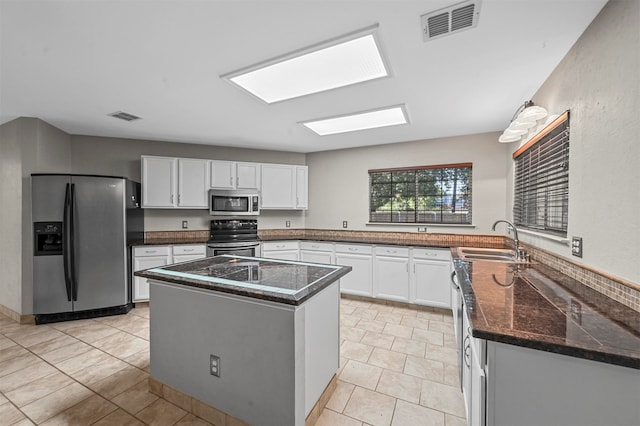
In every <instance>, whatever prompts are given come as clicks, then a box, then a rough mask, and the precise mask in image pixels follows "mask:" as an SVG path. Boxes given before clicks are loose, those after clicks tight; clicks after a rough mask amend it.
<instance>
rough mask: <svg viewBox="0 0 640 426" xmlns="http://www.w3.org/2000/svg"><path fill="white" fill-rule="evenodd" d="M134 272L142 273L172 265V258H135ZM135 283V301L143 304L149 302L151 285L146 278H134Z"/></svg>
mask: <svg viewBox="0 0 640 426" xmlns="http://www.w3.org/2000/svg"><path fill="white" fill-rule="evenodd" d="M133 262H134V263H133V270H134V271H141V270H143V269H149V268H157V267H158V266H165V265H168V264H169V263H171V257H170V256H145V257H135V258H134V261H133ZM134 278H135V279H134V281H133V301H134V302H142V301H147V300H149V283H148V282H147V279H146V278H142V277H134Z"/></svg>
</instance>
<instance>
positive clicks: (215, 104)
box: [0, 0, 606, 152]
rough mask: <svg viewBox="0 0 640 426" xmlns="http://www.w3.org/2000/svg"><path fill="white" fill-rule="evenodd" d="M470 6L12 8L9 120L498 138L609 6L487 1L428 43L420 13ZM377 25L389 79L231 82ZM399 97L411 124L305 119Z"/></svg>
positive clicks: (216, 132)
mask: <svg viewBox="0 0 640 426" xmlns="http://www.w3.org/2000/svg"><path fill="white" fill-rule="evenodd" d="M457 1H458V0H422V1H404V0H395V1H394V0H386V1H363V0H351V1H347V0H343V1H329V0H325V1H322V0H285V1H273V0H262V1H243V0H228V1H202V0H201V1H178V0H173V1H149V0H147V1H144V0H138V1H123V0H120V1H115V0H112V1H96V0H89V1H87V0H85V1H73V0H69V1H60V0H48V1H29V0H16V1H8V0H0V24H1V29H0V36H1V45H0V48H1V51H0V54H1V57H0V60H1V62H0V123H4V122H7V121H10V120H12V119H14V118H17V117H38V118H41V119H42V120H44V121H46V122H48V123H50V124H52V125H54V126H56V127H58V128H60V129H62V130H64V131H65V132H67V133H69V134H74V135H96V136H109V137H122V138H132V139H149V140H163V141H174V142H189V143H198V144H210V145H222V146H235V147H247V148H259V149H273V150H283V151H293V152H314V151H324V150H330V149H340V148H347V147H357V146H366V145H377V144H385V143H394V142H404V141H411V140H422V139H431V138H436V137H447V136H456V135H465V134H473V133H483V132H490V131H499V130H502V129H504V128H505V127H506V126H507V125H508V124H509V120H510V119H511V117H512V116H513V114H514V112H515V111H516V109H517V108H518V106H519V105H521V104H522V103H523V102H524V101H525V100H528V99H530V98H531V97H532V96H533V94H534V93H535V92H536V90H537V89H538V88H539V87H540V85H541V84H542V83H543V82H544V81H545V79H546V78H547V77H548V76H549V74H550V73H551V72H552V71H553V69H554V68H555V66H556V65H557V64H558V62H559V61H560V60H561V59H562V58H563V57H564V55H565V54H566V53H567V51H568V50H569V49H570V47H571V46H572V45H573V43H574V42H575V41H576V40H577V39H578V37H579V36H580V34H582V32H583V31H584V30H585V28H586V27H587V26H588V25H589V23H590V22H591V21H592V20H593V18H594V17H595V16H596V15H597V13H598V12H599V11H600V9H601V8H602V7H603V6H604V4H605V3H606V0H579V1H578V0H483V1H482V3H481V11H480V17H479V23H478V26H477V27H476V28H474V29H470V30H467V31H463V32H459V33H457V34H453V35H451V36H447V37H443V38H440V39H436V40H432V41H430V42H427V43H425V42H423V41H422V33H421V26H420V15H422V14H424V13H427V12H430V11H433V10H435V9H439V8H441V7H445V6H449V5H451V4H453V3H456V2H457ZM375 23H378V24H379V28H378V36H379V40H380V42H381V45H382V49H383V54H384V56H385V57H386V59H387V61H388V63H389V64H390V67H391V71H392V76H391V77H388V78H384V79H380V80H376V81H372V82H368V83H362V84H359V85H354V86H350V87H345V88H341V89H336V90H332V91H328V92H324V93H320V94H315V95H310V96H305V97H302V98H298V99H293V100H289V101H284V102H280V103H277V104H272V105H267V104H265V103H262V102H260V101H258V100H257V99H256V98H253V97H252V96H250V95H248V94H247V93H245V92H243V91H241V90H239V89H238V88H236V87H233V86H232V85H231V84H229V83H228V82H225V81H224V80H222V79H221V78H220V75H223V74H226V73H229V72H232V71H235V70H237V69H240V68H243V67H246V66H249V65H253V64H255V63H257V62H261V61H264V60H267V59H271V58H273V57H276V56H280V55H283V54H286V53H289V52H291V51H294V50H298V49H301V48H304V47H307V46H309V45H312V44H316V43H319V42H323V41H325V40H328V39H331V38H334V37H337V36H340V35H342V34H346V33H349V32H352V31H355V30H358V29H361V28H364V27H368V26H370V25H372V24H375ZM398 104H405V105H406V108H407V112H408V115H409V119H410V123H409V124H408V125H400V126H393V127H388V128H384V129H374V130H365V131H359V132H352V133H347V134H342V135H331V136H318V135H316V134H315V133H313V132H311V131H310V130H308V129H306V128H305V127H304V126H302V125H300V124H297V123H298V122H301V121H307V120H310V119H315V118H324V117H328V116H335V115H342V114H347V113H351V112H357V111H363V110H371V109H376V108H380V107H385V106H391V105H398ZM115 111H125V112H128V113H131V114H134V115H138V116H140V117H143V119H142V120H138V121H134V122H125V121H121V120H118V119H115V118H112V117H109V116H108V115H107V114H109V113H112V112H115ZM552 112H557V111H552Z"/></svg>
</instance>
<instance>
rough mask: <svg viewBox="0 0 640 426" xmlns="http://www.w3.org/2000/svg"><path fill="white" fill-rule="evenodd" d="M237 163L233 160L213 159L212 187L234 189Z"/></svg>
mask: <svg viewBox="0 0 640 426" xmlns="http://www.w3.org/2000/svg"><path fill="white" fill-rule="evenodd" d="M235 165H236V163H234V162H233V161H217V160H213V161H211V188H219V189H233V188H234V183H235V182H234V177H235Z"/></svg>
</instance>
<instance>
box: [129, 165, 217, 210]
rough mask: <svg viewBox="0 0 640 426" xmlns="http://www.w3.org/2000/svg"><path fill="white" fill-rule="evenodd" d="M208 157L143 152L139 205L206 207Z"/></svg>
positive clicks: (148, 206) (153, 206) (152, 206)
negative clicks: (156, 155) (164, 155)
mask: <svg viewBox="0 0 640 426" xmlns="http://www.w3.org/2000/svg"><path fill="white" fill-rule="evenodd" d="M208 189H209V160H198V159H190V158H171V157H153V156H142V207H144V208H185V209H204V208H208V203H207V201H208V200H207V190H208Z"/></svg>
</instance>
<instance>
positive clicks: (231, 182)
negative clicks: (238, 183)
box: [229, 176, 233, 186]
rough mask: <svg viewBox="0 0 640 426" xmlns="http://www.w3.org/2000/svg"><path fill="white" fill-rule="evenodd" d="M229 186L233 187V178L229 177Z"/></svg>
mask: <svg viewBox="0 0 640 426" xmlns="http://www.w3.org/2000/svg"><path fill="white" fill-rule="evenodd" d="M229 185H231V186H233V176H229Z"/></svg>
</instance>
